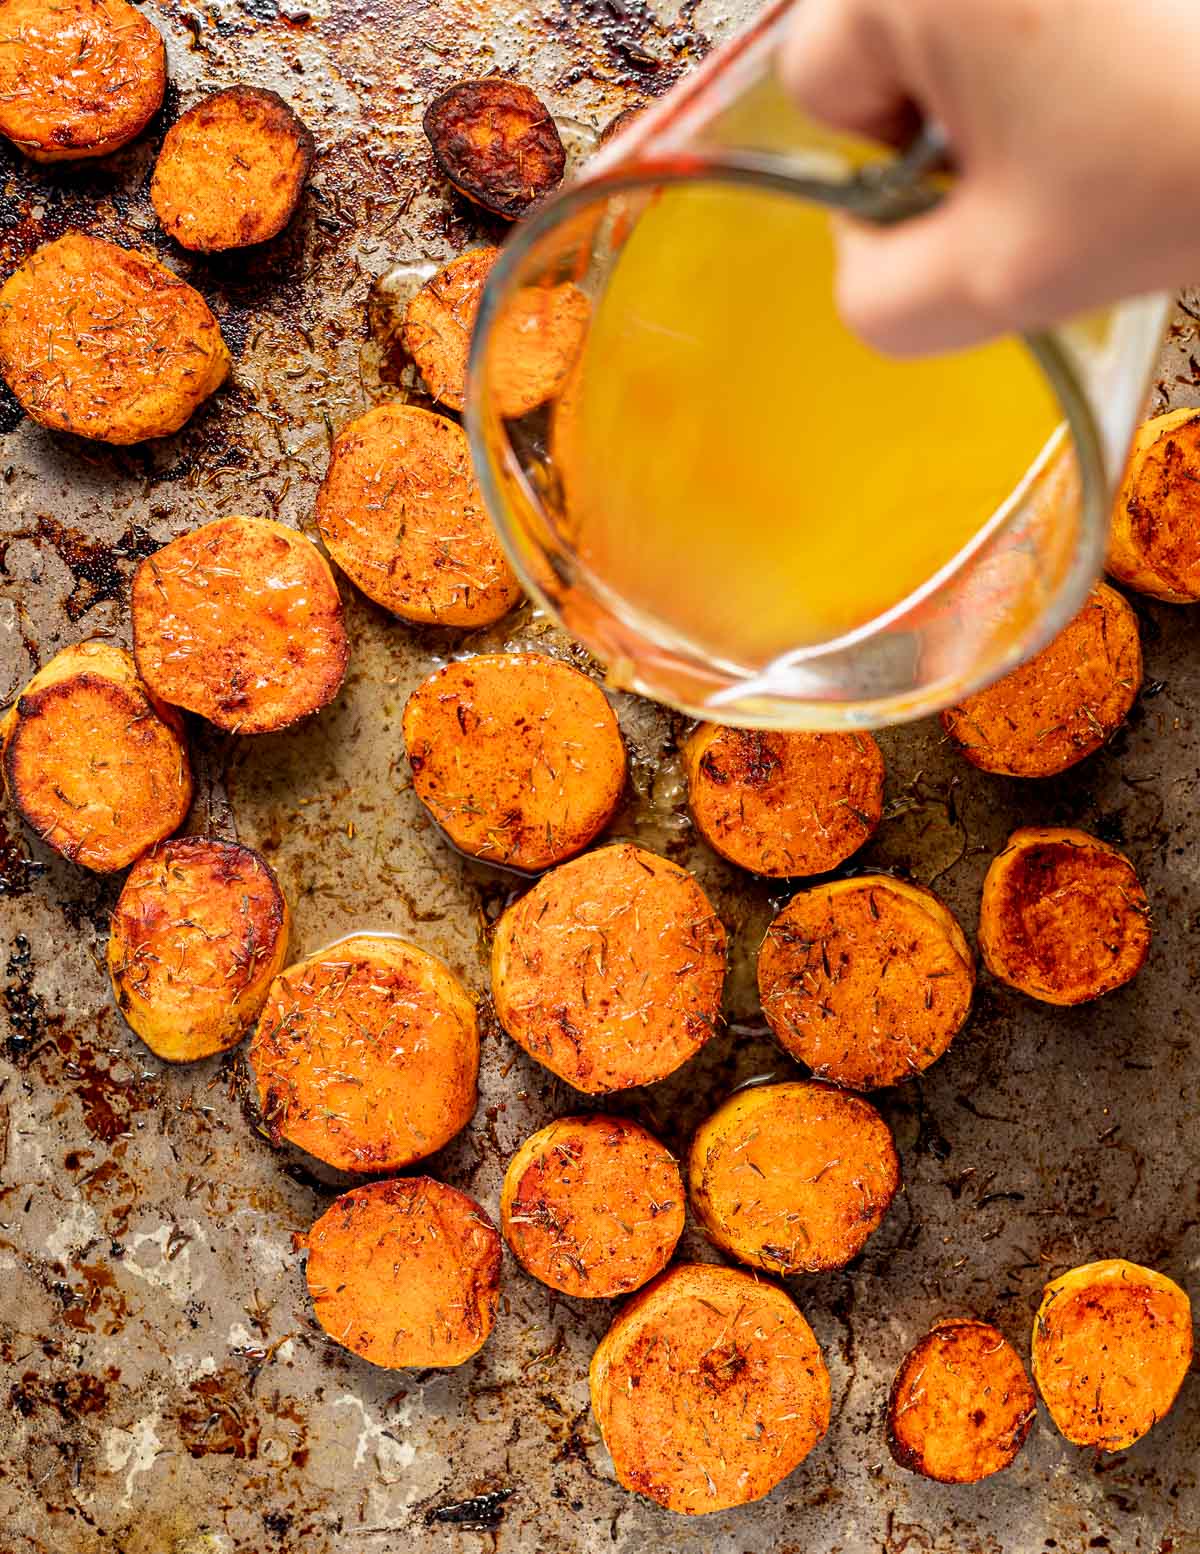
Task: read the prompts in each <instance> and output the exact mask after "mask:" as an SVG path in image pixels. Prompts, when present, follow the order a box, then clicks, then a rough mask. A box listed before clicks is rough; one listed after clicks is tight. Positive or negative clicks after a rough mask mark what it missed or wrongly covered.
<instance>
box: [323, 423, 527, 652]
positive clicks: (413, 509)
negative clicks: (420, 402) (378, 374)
mask: <svg viewBox="0 0 1200 1554" xmlns="http://www.w3.org/2000/svg"><path fill="white" fill-rule="evenodd" d="M317 523H318V525H319V527H320V530H321V538H322V539H323V540H324V541H325V545H326V548H327V549H328V551H329V554H330V555H331V556H332V557H333V559H334V560H335V561H336V562H337V564H338V566H339V567H341V569H342V571H343V572H345V573H346V575H347V577H349V578H351V579H352V581H353V582H355V583H356V584H357V585H358V587H359V588H361V589H362V591H363V593H365V594H366V595H367V597H368V598H369V599H374V601H375V603H376V604H381V605H382V606H383V607H384V609H385V610H391V612H392V614H393V615H399V616H402V617H403V618H404V619H405V620H411V621H420V622H422V623H425V624H428V625H434V626H486V625H489V624H490V623H491V622H493V621H497V620H499V619H500V617H501V616H502V615H506V614H507V613H508V611H509V610H511V609H512V607H513V605H514V604H516V602H517V600H518V599H519V598H520V597H521V585H520V583H518V582H517V579H516V577H515V575H514V573H513V570H512V568H511V567H510V566H509V564H508V560H507V558H506V556H505V554H504V551H503V549H502V547H501V545H500V541H499V540H498V539H497V538H496V532H495V530H494V529H493V528H492V522H491V519H490V518H489V517H488V515H487V510H486V508H485V507H484V504H483V497H482V496H481V495H480V492H479V487H478V485H477V484H476V482H475V475H474V473H473V471H472V469H471V454H470V450H469V449H468V447H467V439H466V436H465V434H464V432H463V430H462V428H461V427H460V426H458V425H457V424H456V423H455V422H453V421H448V420H447V419H446V417H445V416H440V415H432V414H431V413H430V412H429V411H428V410H418V409H417V408H416V407H415V406H413V405H398V404H397V405H377V406H376V407H375V408H374V409H373V410H368V411H367V412H366V414H365V415H360V416H358V417H357V418H356V419H355V420H353V421H351V422H350V424H349V425H348V426H345V427H343V429H342V430H341V432H339V434H338V436H337V437H336V438H335V439H334V444H333V448H332V451H331V453H330V456H329V469H328V471H327V472H326V475H325V480H324V482H323V484H322V486H321V489H320V492H319V493H318V495H317Z"/></svg>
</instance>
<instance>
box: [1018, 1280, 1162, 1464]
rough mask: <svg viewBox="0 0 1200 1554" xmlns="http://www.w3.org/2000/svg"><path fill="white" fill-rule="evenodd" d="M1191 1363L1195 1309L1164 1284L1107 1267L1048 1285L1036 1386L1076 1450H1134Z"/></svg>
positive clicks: (1040, 1318) (1037, 1331)
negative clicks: (1076, 1447)
mask: <svg viewBox="0 0 1200 1554" xmlns="http://www.w3.org/2000/svg"><path fill="white" fill-rule="evenodd" d="M1191 1360H1192V1314H1191V1302H1190V1301H1189V1299H1188V1297H1187V1294H1186V1293H1185V1291H1183V1290H1182V1289H1180V1287H1179V1285H1178V1284H1176V1283H1175V1282H1174V1280H1173V1279H1168V1278H1167V1276H1166V1275H1165V1274H1162V1273H1158V1272H1156V1271H1155V1270H1154V1269H1152V1268H1143V1267H1141V1266H1140V1265H1139V1264H1137V1263H1130V1262H1125V1261H1124V1260H1123V1259H1121V1258H1110V1259H1107V1260H1105V1261H1103V1262H1096V1263H1086V1264H1084V1265H1083V1266H1082V1267H1080V1268H1073V1269H1071V1271H1070V1272H1069V1273H1065V1274H1063V1275H1062V1276H1061V1278H1058V1279H1053V1280H1051V1282H1050V1283H1049V1284H1047V1285H1046V1288H1045V1292H1044V1294H1043V1297H1042V1303H1041V1306H1040V1307H1039V1308H1038V1313H1037V1316H1036V1317H1035V1318H1034V1322H1033V1376H1034V1380H1035V1381H1036V1382H1037V1386H1038V1391H1039V1392H1040V1393H1041V1394H1042V1401H1043V1402H1044V1403H1045V1405H1046V1407H1047V1408H1048V1409H1049V1411H1050V1417H1051V1418H1052V1419H1053V1420H1054V1423H1055V1424H1056V1425H1057V1426H1058V1428H1059V1430H1060V1431H1061V1432H1062V1433H1063V1435H1065V1436H1066V1438H1067V1440H1069V1441H1072V1442H1074V1444H1075V1445H1076V1446H1095V1447H1098V1448H1099V1449H1100V1450H1101V1451H1109V1452H1114V1451H1124V1450H1125V1448H1126V1447H1128V1446H1132V1445H1133V1443H1134V1442H1135V1441H1137V1440H1140V1439H1141V1437H1142V1436H1143V1435H1145V1434H1146V1432H1147V1431H1148V1430H1149V1429H1150V1428H1151V1427H1152V1426H1153V1425H1154V1424H1156V1423H1157V1422H1158V1420H1160V1419H1161V1418H1162V1417H1163V1416H1164V1415H1165V1414H1166V1413H1167V1411H1168V1410H1169V1409H1170V1407H1171V1405H1172V1404H1173V1403H1174V1401H1175V1398H1176V1396H1177V1395H1178V1393H1179V1389H1180V1387H1181V1386H1182V1385H1183V1379H1184V1377H1185V1376H1186V1375H1187V1372H1188V1368H1189V1366H1190V1365H1191Z"/></svg>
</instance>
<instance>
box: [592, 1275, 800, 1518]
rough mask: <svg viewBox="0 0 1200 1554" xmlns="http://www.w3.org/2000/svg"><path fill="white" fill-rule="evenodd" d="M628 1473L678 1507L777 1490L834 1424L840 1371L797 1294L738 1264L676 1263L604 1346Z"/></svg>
mask: <svg viewBox="0 0 1200 1554" xmlns="http://www.w3.org/2000/svg"><path fill="white" fill-rule="evenodd" d="M589 1380H590V1383H591V1391H592V1412H593V1413H594V1414H595V1416H596V1421H597V1423H598V1424H599V1426H600V1433H601V1434H602V1435H603V1437H604V1444H605V1445H606V1446H607V1447H608V1450H609V1453H610V1454H611V1456H612V1460H613V1467H614V1468H615V1469H616V1473H617V1480H618V1482H619V1483H621V1484H623V1485H624V1487H625V1488H626V1489H631V1490H635V1491H636V1492H637V1493H638V1494H641V1495H645V1496H646V1497H647V1499H649V1500H654V1501H656V1502H657V1503H658V1504H659V1505H661V1506H665V1507H666V1508H667V1510H669V1511H679V1512H682V1513H684V1514H685V1515H688V1516H698V1515H703V1514H704V1513H705V1512H710V1511H724V1510H727V1509H728V1508H729V1507H730V1506H735V1505H745V1504H747V1503H748V1502H749V1501H751V1500H760V1499H761V1498H762V1496H763V1495H765V1494H769V1493H770V1491H771V1490H772V1489H774V1487H775V1485H776V1484H778V1483H779V1482H780V1481H781V1480H782V1479H785V1478H786V1477H787V1475H788V1474H789V1473H790V1472H791V1471H792V1470H793V1468H795V1467H797V1466H798V1465H799V1464H800V1463H801V1462H803V1461H804V1459H805V1457H807V1456H808V1454H809V1452H810V1451H812V1449H813V1447H814V1446H815V1445H816V1444H817V1442H818V1441H819V1440H820V1439H821V1437H822V1436H823V1435H824V1434H825V1431H826V1430H827V1429H828V1428H829V1372H828V1371H827V1370H826V1368H825V1361H824V1360H823V1358H822V1356H821V1351H820V1349H819V1348H818V1346H817V1341H816V1339H815V1338H814V1337H813V1333H812V1329H811V1328H810V1327H809V1325H808V1323H807V1322H806V1321H805V1320H804V1318H803V1316H801V1314H800V1312H799V1310H798V1309H797V1308H796V1306H795V1304H794V1303H793V1301H792V1299H791V1297H790V1296H788V1295H787V1294H785V1293H784V1291H783V1290H781V1289H779V1288H778V1287H777V1286H776V1285H773V1284H768V1283H766V1282H764V1281H763V1280H761V1279H757V1278H754V1277H752V1276H751V1275H750V1274H747V1273H742V1272H740V1271H739V1270H737V1269H734V1268H717V1267H713V1266H711V1265H708V1264H685V1265H682V1266H679V1267H675V1268H670V1269H668V1270H667V1272H666V1273H664V1274H663V1275H662V1277H661V1278H659V1279H656V1280H655V1282H654V1283H653V1284H651V1285H650V1286H649V1287H648V1288H646V1289H644V1290H642V1291H640V1292H639V1293H638V1294H637V1295H635V1296H634V1297H633V1298H632V1299H631V1300H630V1301H628V1302H627V1303H626V1305H625V1306H623V1307H622V1309H621V1312H620V1314H619V1315H618V1317H617V1319H616V1321H615V1322H614V1323H613V1325H612V1327H610V1328H609V1330H608V1332H607V1333H606V1334H605V1336H604V1337H603V1338H602V1339H601V1341H600V1344H599V1346H598V1348H597V1349H596V1352H595V1354H594V1356H593V1357H592V1364H591V1369H590V1371H589Z"/></svg>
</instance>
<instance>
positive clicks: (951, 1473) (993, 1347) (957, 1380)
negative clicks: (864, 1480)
mask: <svg viewBox="0 0 1200 1554" xmlns="http://www.w3.org/2000/svg"><path fill="white" fill-rule="evenodd" d="M1036 1413H1037V1399H1036V1398H1035V1397H1034V1393H1033V1388H1032V1387H1031V1386H1030V1384H1029V1378H1028V1376H1026V1374H1025V1367H1024V1365H1022V1364H1021V1358H1020V1356H1019V1355H1018V1354H1017V1351H1016V1350H1015V1349H1014V1348H1013V1346H1012V1345H1011V1344H1010V1343H1009V1342H1008V1340H1007V1339H1006V1338H1005V1336H1004V1334H1003V1333H1002V1332H1000V1330H999V1328H996V1327H993V1326H992V1324H991V1323H990V1322H978V1321H975V1320H974V1319H971V1318H966V1319H963V1318H959V1319H956V1320H954V1321H948V1322H939V1323H938V1324H937V1326H936V1327H935V1328H933V1329H932V1331H930V1332H928V1333H926V1334H925V1337H924V1338H922V1339H921V1341H920V1342H919V1343H918V1344H916V1345H915V1346H914V1347H913V1348H912V1349H910V1350H909V1352H908V1353H907V1354H906V1355H905V1357H904V1360H903V1362H902V1364H901V1366H900V1369H899V1370H898V1371H897V1372H896V1379H895V1381H893V1382H892V1391H891V1396H890V1397H889V1399H888V1412H887V1434H888V1446H889V1448H890V1449H891V1453H892V1456H893V1457H894V1458H895V1460H896V1461H897V1462H898V1463H899V1464H900V1466H901V1467H902V1468H911V1469H912V1471H913V1472H914V1473H921V1474H923V1475H924V1476H925V1477H926V1478H931V1479H936V1480H937V1481H938V1483H941V1484H977V1483H978V1482H979V1480H980V1479H984V1478H989V1477H990V1476H991V1475H992V1474H993V1473H999V1472H1000V1470H1001V1469H1002V1468H1006V1467H1008V1465H1009V1463H1010V1462H1012V1460H1013V1458H1014V1457H1015V1456H1016V1455H1017V1453H1018V1452H1019V1451H1020V1449H1021V1447H1022V1446H1023V1445H1024V1444H1025V1437H1026V1436H1027V1435H1028V1434H1029V1430H1030V1427H1031V1425H1032V1424H1033V1420H1034V1416H1035V1414H1036Z"/></svg>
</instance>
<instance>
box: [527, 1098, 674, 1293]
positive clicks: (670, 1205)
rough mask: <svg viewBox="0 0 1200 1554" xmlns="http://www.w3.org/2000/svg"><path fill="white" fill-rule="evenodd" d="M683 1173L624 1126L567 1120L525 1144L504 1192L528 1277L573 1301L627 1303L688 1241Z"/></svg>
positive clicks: (619, 1121)
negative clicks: (623, 1298) (684, 1238)
mask: <svg viewBox="0 0 1200 1554" xmlns="http://www.w3.org/2000/svg"><path fill="white" fill-rule="evenodd" d="M683 1219H684V1192H683V1178H682V1177H681V1176H680V1174H679V1166H678V1164H677V1163H676V1161H675V1160H674V1159H673V1157H672V1156H671V1154H670V1152H669V1151H668V1150H667V1149H666V1148H665V1147H664V1146H663V1145H662V1144H660V1143H659V1142H658V1140H657V1139H656V1138H654V1137H653V1136H652V1135H651V1134H649V1133H647V1132H646V1130H645V1128H640V1127H638V1125H637V1123H635V1122H627V1121H626V1120H625V1119H623V1118H620V1117H601V1116H594V1115H593V1116H589V1117H561V1118H559V1120H558V1121H557V1122H552V1123H550V1124H549V1126H548V1127H545V1128H541V1129H539V1131H538V1132H537V1133H535V1134H533V1135H532V1137H530V1138H528V1139H526V1140H525V1142H524V1144H522V1145H521V1147H520V1149H519V1150H518V1151H517V1152H516V1154H515V1155H514V1156H513V1158H512V1160H511V1161H510V1162H509V1166H508V1170H507V1171H506V1172H505V1176H504V1186H503V1188H502V1189H501V1193H500V1228H501V1230H502V1231H503V1234H504V1239H505V1240H506V1241H507V1242H508V1244H509V1247H510V1248H511V1250H512V1253H513V1256H514V1257H515V1258H516V1259H517V1261H518V1262H519V1263H520V1264H521V1266H522V1267H523V1268H524V1269H525V1271H526V1272H527V1273H530V1274H532V1275H533V1276H534V1278H536V1279H540V1280H541V1281H542V1283H543V1284H548V1285H549V1286H550V1288H551V1289H554V1290H559V1291H560V1292H561V1293H562V1294H564V1295H574V1296H582V1297H584V1298H587V1299H598V1298H601V1297H609V1298H611V1297H613V1296H617V1295H627V1294H628V1293H629V1291H630V1290H635V1289H638V1288H639V1287H640V1286H641V1285H643V1284H645V1283H646V1282H647V1280H649V1279H653V1278H654V1277H655V1276H656V1275H658V1274H660V1273H661V1272H662V1270H663V1269H664V1268H665V1267H666V1265H667V1263H668V1262H669V1261H670V1258H671V1254H672V1252H673V1251H674V1250H675V1245H676V1243H677V1242H678V1240H679V1237H680V1236H681V1235H682V1233H683Z"/></svg>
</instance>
